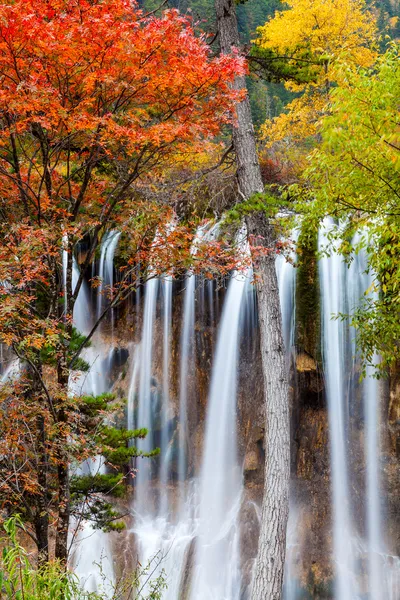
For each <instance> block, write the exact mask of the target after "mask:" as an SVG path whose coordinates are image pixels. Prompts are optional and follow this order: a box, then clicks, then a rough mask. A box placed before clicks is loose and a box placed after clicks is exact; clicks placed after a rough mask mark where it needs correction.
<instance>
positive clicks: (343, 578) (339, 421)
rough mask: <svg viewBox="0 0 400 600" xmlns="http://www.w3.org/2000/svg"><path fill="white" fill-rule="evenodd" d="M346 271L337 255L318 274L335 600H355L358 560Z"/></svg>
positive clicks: (322, 239)
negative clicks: (348, 415)
mask: <svg viewBox="0 0 400 600" xmlns="http://www.w3.org/2000/svg"><path fill="white" fill-rule="evenodd" d="M331 227H333V224H332V222H331V221H325V222H324V224H323V227H322V229H321V230H320V233H319V249H320V250H323V249H324V248H325V247H326V246H327V244H328V233H329V230H330V228H331ZM345 269H346V266H345V264H344V262H343V259H342V257H341V256H340V255H339V254H337V253H336V252H334V253H333V254H332V255H331V256H329V257H323V258H321V260H320V262H319V274H320V285H321V305H322V306H321V327H322V344H321V345H322V358H323V365H324V373H325V385H326V395H327V401H328V417H329V434H330V450H331V485H332V503H333V560H334V565H335V571H336V572H335V575H336V578H335V598H336V599H337V600H354V599H355V598H357V590H356V582H355V578H354V572H355V571H354V563H355V556H354V550H353V538H354V534H353V528H352V518H351V512H350V511H351V508H350V493H349V480H348V456H347V446H348V437H347V422H346V413H347V411H346V408H345V406H346V397H345V389H344V380H345V351H346V347H345V328H346V324H345V322H343V321H341V320H339V319H333V318H332V316H333V315H337V314H339V313H341V312H345V310H346V306H345V304H344V289H345V275H346V272H345Z"/></svg>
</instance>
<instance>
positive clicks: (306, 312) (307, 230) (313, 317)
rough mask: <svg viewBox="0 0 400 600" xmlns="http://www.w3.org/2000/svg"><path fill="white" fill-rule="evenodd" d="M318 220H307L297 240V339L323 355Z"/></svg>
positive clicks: (308, 350)
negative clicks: (321, 348)
mask: <svg viewBox="0 0 400 600" xmlns="http://www.w3.org/2000/svg"><path fill="white" fill-rule="evenodd" d="M318 227H319V223H317V222H306V223H303V227H302V230H301V232H300V235H299V238H298V242H297V277H296V324H297V331H296V343H297V344H299V345H300V346H301V347H302V348H303V349H304V350H305V351H306V352H307V353H308V354H310V355H311V356H313V357H315V358H317V359H318V358H319V353H320V348H319V339H320V335H319V332H320V305H319V279H318V261H317V250H318Z"/></svg>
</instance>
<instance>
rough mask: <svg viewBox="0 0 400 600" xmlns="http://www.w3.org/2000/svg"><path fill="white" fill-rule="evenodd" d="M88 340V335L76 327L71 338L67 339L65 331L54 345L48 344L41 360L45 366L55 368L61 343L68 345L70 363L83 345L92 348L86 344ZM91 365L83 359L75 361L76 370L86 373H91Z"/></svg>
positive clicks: (41, 352)
mask: <svg viewBox="0 0 400 600" xmlns="http://www.w3.org/2000/svg"><path fill="white" fill-rule="evenodd" d="M85 340H86V335H83V334H82V333H80V332H79V331H78V330H77V329H76V327H73V328H72V333H71V336H70V338H69V339H68V338H66V333H65V331H63V332H62V335H61V336H60V338H59V339H54V343H53V344H52V345H49V344H47V345H46V346H44V347H43V348H42V349H41V351H40V358H41V361H42V363H43V364H46V365H51V366H55V365H56V364H57V351H58V348H57V346H58V345H59V344H60V343H65V344H67V345H68V352H67V361H68V362H69V361H70V360H71V359H72V358H73V357H74V356H75V354H76V352H77V351H78V350H79V349H80V348H81V346H82V344H84V346H83V347H84V348H88V347H89V346H90V342H86V343H84V342H85ZM89 369H90V365H89V364H88V363H87V362H86V361H85V360H84V359H83V358H81V357H77V358H76V359H75V360H74V370H75V371H81V372H83V373H86V372H87V371H89Z"/></svg>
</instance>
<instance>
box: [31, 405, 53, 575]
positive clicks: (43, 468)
mask: <svg viewBox="0 0 400 600" xmlns="http://www.w3.org/2000/svg"><path fill="white" fill-rule="evenodd" d="M37 427H38V433H37V442H38V444H37V445H38V448H37V451H38V483H39V486H40V493H39V497H38V501H37V505H38V509H37V514H36V515H35V519H34V526H35V533H36V540H37V547H38V563H39V565H42V564H44V563H46V562H48V560H49V513H48V502H47V500H48V498H47V496H48V481H47V452H46V431H45V423H44V418H43V416H39V417H38V419H37Z"/></svg>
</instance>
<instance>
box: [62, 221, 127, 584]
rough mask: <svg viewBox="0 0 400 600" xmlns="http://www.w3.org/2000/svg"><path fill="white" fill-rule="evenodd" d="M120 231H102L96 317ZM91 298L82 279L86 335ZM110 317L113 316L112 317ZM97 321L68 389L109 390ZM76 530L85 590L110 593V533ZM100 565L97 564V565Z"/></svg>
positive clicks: (79, 321) (87, 469)
mask: <svg viewBox="0 0 400 600" xmlns="http://www.w3.org/2000/svg"><path fill="white" fill-rule="evenodd" d="M119 236H120V234H119V233H116V232H109V233H107V234H105V236H104V238H103V242H102V246H101V254H100V265H99V277H100V278H101V281H102V284H101V286H100V291H99V295H98V302H97V318H99V316H100V314H101V312H102V310H103V309H104V307H105V301H104V298H103V296H102V294H101V292H102V291H103V289H104V285H107V286H110V287H112V285H113V268H114V253H115V250H116V247H117V243H118V239H119ZM78 277H79V268H78V265H77V264H76V261H75V260H74V261H73V276H72V286H73V289H75V286H76V284H77V281H78ZM89 314H90V301H89V290H88V288H87V284H86V282H85V281H83V283H82V287H81V289H80V291H79V294H78V298H77V301H76V303H75V306H74V325H75V327H76V328H77V329H78V331H79V332H80V333H83V334H88V333H89V331H90V327H91V322H90V318H89ZM111 319H112V316H111ZM101 328H102V325H101V324H100V326H99V328H98V330H97V332H96V334H95V335H94V337H93V338H92V343H91V345H90V347H88V348H86V349H85V350H84V352H83V353H82V358H84V360H86V361H87V362H88V363H89V365H90V371H89V372H88V373H82V375H81V376H80V377H79V378H73V379H72V380H71V384H70V387H71V391H73V392H75V393H84V394H90V395H93V396H97V395H99V394H102V393H104V392H108V391H109V386H110V383H109V379H108V378H109V375H110V369H111V358H112V352H113V348H112V341H113V340H112V334H111V347H110V348H108V349H107V348H106V347H105V346H104V343H103V342H102V341H101V339H100V331H101ZM104 472H105V466H104V463H103V461H102V459H101V458H100V457H97V458H96V459H93V460H89V461H86V463H85V464H84V465H82V466H80V467H79V468H78V469H77V470H76V473H77V474H79V473H92V474H96V473H104ZM76 527H78V528H79V530H78V531H77V534H76V536H75V539H74V543H73V563H74V570H75V572H76V573H77V575H78V577H79V578H80V579H81V582H82V584H83V586H84V588H85V590H86V591H88V592H102V593H104V594H106V595H111V594H112V589H113V586H114V582H115V574H114V567H113V558H112V550H111V546H110V540H109V536H108V535H107V534H105V533H104V532H103V531H101V530H99V529H95V528H94V527H93V526H92V524H91V523H90V522H87V521H84V522H75V523H74V524H73V528H76ZM99 565H100V567H99Z"/></svg>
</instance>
